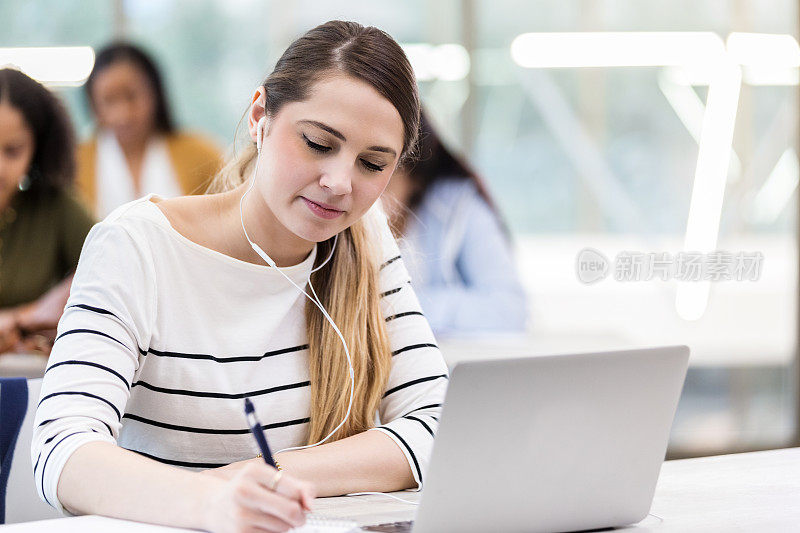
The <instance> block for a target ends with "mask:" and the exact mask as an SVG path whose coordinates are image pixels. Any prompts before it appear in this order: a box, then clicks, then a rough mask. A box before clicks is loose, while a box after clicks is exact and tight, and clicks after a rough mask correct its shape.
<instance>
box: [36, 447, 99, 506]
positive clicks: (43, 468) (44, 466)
mask: <svg viewBox="0 0 800 533" xmlns="http://www.w3.org/2000/svg"><path fill="white" fill-rule="evenodd" d="M78 433H88V432H87V431H76V432H75V433H70V434H69V435H67V436H66V437H64V438H63V439H61V440H60V441H58V442H56V443H55V444H54V445H53V447H52V448H50V453H48V454H47V459H45V460H44V464H43V465H42V496H44V500H45V501H46V502H47V503H48V504H49V505H50V506H52V507H55V506H54V505H53V504H52V503H50V500H49V499H48V498H47V494H46V493H45V491H44V471H45V470H47V461H49V460H50V456H51V455H53V450H55V449H56V447H57V446H58V445H59V444H61V443H62V442H64V441H65V440H66V439H68V438H69V437H71V436H73V435H77V434H78ZM35 474H36V472H35V471H34V475H35Z"/></svg>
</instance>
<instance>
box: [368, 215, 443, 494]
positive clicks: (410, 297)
mask: <svg viewBox="0 0 800 533" xmlns="http://www.w3.org/2000/svg"><path fill="white" fill-rule="evenodd" d="M376 218H377V219H378V220H377V222H376V225H377V226H378V229H379V232H380V234H381V240H382V243H383V257H384V261H383V263H382V265H381V267H380V269H381V270H380V281H379V284H380V287H381V288H380V290H381V311H382V313H383V316H384V319H385V320H386V331H387V334H388V337H389V343H390V345H391V350H392V369H391V372H390V374H389V381H388V383H387V386H386V392H385V393H384V395H383V399H382V400H381V403H380V406H379V417H380V425H379V426H378V427H376V428H373V429H372V430H370V431H381V432H383V433H385V434H386V435H388V436H389V437H390V438H391V439H392V440H393V441H394V442H395V443H396V444H397V446H398V447H399V448H400V449H401V450H402V451H403V454H404V455H405V456H406V459H407V460H408V463H409V466H410V467H411V472H412V473H413V475H414V480H415V481H416V482H417V489H421V488H422V485H423V479H424V477H425V472H426V471H427V469H428V463H429V461H430V455H431V451H432V449H433V439H434V436H435V434H436V430H437V429H438V427H439V413H440V412H441V408H442V403H443V402H444V395H445V391H446V389H447V382H448V377H449V374H448V370H447V365H446V364H445V361H444V358H443V357H442V354H441V352H440V351H439V348H438V347H437V345H436V340H435V339H434V336H433V333H432V331H431V328H430V326H429V325H428V321H427V319H426V318H425V315H424V314H423V313H422V309H421V307H420V305H419V301H418V300H417V297H416V295H415V294H414V290H413V289H412V288H411V278H410V277H409V275H408V271H407V270H406V267H405V265H404V264H403V259H402V257H400V251H399V249H398V247H397V243H396V242H395V240H394V237H392V234H391V231H390V230H389V226H388V223H387V221H386V217H385V216H384V215H383V213H382V212H380V216H379V217H376Z"/></svg>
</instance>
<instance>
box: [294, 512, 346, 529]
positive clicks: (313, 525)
mask: <svg viewBox="0 0 800 533" xmlns="http://www.w3.org/2000/svg"><path fill="white" fill-rule="evenodd" d="M289 531H290V532H291V533H349V532H351V531H361V529H360V528H359V527H358V524H357V523H356V522H354V521H352V520H343V519H341V518H328V517H326V516H322V515H314V514H312V515H308V516H307V517H306V523H305V524H304V525H303V526H302V527H296V528H293V529H290V530H289Z"/></svg>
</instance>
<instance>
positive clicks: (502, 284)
mask: <svg viewBox="0 0 800 533" xmlns="http://www.w3.org/2000/svg"><path fill="white" fill-rule="evenodd" d="M466 208H467V209H468V210H469V211H468V213H467V214H465V215H464V216H465V219H466V221H467V222H466V227H465V230H464V236H463V239H462V241H461V245H460V248H459V250H458V253H457V255H456V264H455V267H456V270H457V271H458V275H459V277H460V278H461V280H462V283H461V284H460V285H454V286H421V287H418V288H417V294H418V295H419V299H420V302H421V304H422V307H423V309H425V312H426V313H427V315H428V319H429V320H430V323H431V325H432V326H433V328H434V329H435V330H436V332H437V333H440V334H441V333H452V332H474V331H484V332H486V331H502V332H522V331H524V330H525V327H526V323H527V318H528V312H527V301H526V295H525V290H524V288H523V287H522V284H521V283H520V280H519V276H518V274H517V269H516V267H515V265H514V257H513V254H512V253H511V246H510V243H509V241H508V238H507V237H506V235H505V233H504V232H503V228H502V227H501V225H500V221H499V220H498V218H497V216H496V215H495V213H494V212H493V211H492V210H491V208H490V207H489V206H488V204H487V203H486V202H485V201H484V200H483V198H481V197H480V196H478V195H477V193H476V194H475V196H474V198H472V199H471V201H470V202H469V204H468V206H466Z"/></svg>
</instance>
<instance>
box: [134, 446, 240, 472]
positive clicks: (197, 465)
mask: <svg viewBox="0 0 800 533" xmlns="http://www.w3.org/2000/svg"><path fill="white" fill-rule="evenodd" d="M125 449H126V450H128V451H129V452H133V453H138V454H139V455H143V456H144V457H147V458H148V459H152V460H154V461H158V462H159V463H164V464H167V465H172V466H184V467H189V468H219V467H221V466H228V463H190V462H188V461H174V460H172V459H164V458H162V457H156V456H155V455H150V454H149V453H144V452H140V451H138V450H131V449H128V448H125Z"/></svg>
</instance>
